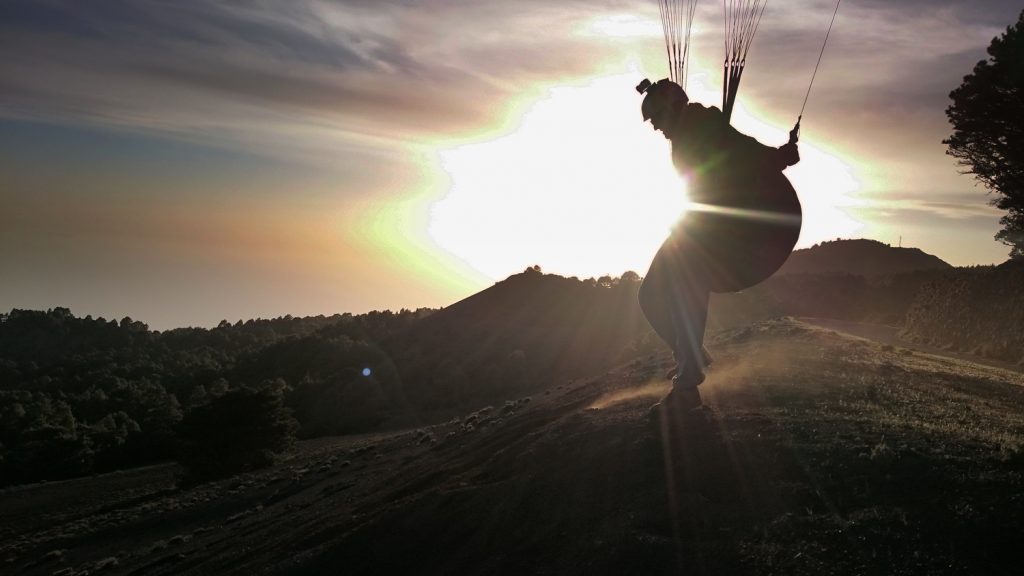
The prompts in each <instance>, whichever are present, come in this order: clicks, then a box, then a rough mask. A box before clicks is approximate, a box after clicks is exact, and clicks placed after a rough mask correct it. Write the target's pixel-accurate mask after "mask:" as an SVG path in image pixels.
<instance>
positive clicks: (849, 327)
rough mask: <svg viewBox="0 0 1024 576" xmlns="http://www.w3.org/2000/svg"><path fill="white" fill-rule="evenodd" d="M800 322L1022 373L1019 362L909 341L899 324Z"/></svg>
mask: <svg viewBox="0 0 1024 576" xmlns="http://www.w3.org/2000/svg"><path fill="white" fill-rule="evenodd" d="M799 320H800V321H801V322H806V323H808V324H812V325H814V326H818V327H820V328H827V329H829V330H834V331H836V332H842V333H844V334H850V335H852V336H857V337H860V338H866V339H868V340H873V341H875V342H878V343H879V344H883V345H884V344H888V345H890V346H898V347H901V348H908V349H911V350H917V351H919V352H924V353H926V354H933V355H935V356H943V357H946V358H953V359H956V360H963V361H965V362H973V363H974V364H981V365H983V366H992V367H994V368H1002V369H1004V370H1013V371H1014V372H1021V373H1024V366H1022V365H1020V364H1013V363H1010V362H1002V361H999V360H993V359H991V358H984V357H982V356H975V355H974V354H964V353H961V352H956V351H953V350H944V349H942V348H936V347H934V346H926V345H923V344H919V343H916V342H910V341H907V340H904V339H903V338H900V335H899V331H900V328H899V326H886V325H884V324H868V323H864V322H850V321H847V320H833V319H831V318H806V317H804V318H800V319H799Z"/></svg>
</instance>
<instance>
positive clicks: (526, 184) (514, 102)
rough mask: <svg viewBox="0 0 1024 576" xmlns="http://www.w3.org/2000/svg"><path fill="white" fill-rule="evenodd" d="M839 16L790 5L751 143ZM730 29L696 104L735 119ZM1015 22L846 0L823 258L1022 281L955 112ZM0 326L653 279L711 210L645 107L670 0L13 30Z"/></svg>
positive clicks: (196, 13) (754, 74)
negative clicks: (629, 276) (897, 257)
mask: <svg viewBox="0 0 1024 576" xmlns="http://www.w3.org/2000/svg"><path fill="white" fill-rule="evenodd" d="M834 8H835V4H834V3H832V2H831V0H827V1H818V0H793V1H788V2H784V3H783V2H769V3H768V4H767V8H766V10H765V13H764V16H763V18H762V20H761V23H760V27H759V29H758V33H757V36H756V37H755V39H754V42H753V44H752V46H751V50H750V54H749V57H748V61H747V68H746V72H745V73H744V76H743V81H742V84H741V88H740V92H739V98H738V103H737V108H736V110H735V111H734V114H733V124H734V125H735V126H736V127H737V128H739V129H740V130H742V131H744V132H746V133H748V134H751V135H752V136H755V137H756V138H758V139H759V140H760V141H761V142H763V143H765V144H770V145H776V146H777V145H780V144H782V143H784V142H785V140H786V134H787V132H788V131H789V129H790V128H791V127H792V125H793V123H794V122H795V120H796V116H797V115H798V114H799V113H800V108H801V104H802V103H803V100H804V97H805V94H806V92H807V89H808V85H809V82H810V79H811V75H812V72H813V70H814V66H815V62H816V61H817V59H818V55H819V50H820V48H821V45H822V41H823V39H824V35H825V31H826V29H827V28H828V24H829V20H830V19H831V17H832V13H833V9H834ZM721 11H722V5H721V4H720V3H717V2H710V1H707V0H705V1H704V2H701V3H699V4H698V10H697V14H696V18H695V22H694V28H693V40H692V47H691V54H692V56H691V58H690V62H689V65H690V70H691V71H690V73H689V74H688V77H687V91H688V92H689V94H690V96H691V99H692V100H695V101H698V102H702V103H704V104H707V105H719V102H720V100H721V88H720V85H721V61H722V43H723V37H722V36H723V34H722V32H723V31H722V25H721V20H722V15H721ZM1019 11H1020V5H1019V1H1018V0H1012V1H1007V0H978V1H975V2H970V3H967V2H962V1H957V0H928V1H924V0H910V1H903V2H890V1H889V0H847V1H846V2H844V3H842V5H841V6H840V8H839V12H838V16H837V17H836V21H835V25H834V28H833V30H832V32H831V35H830V37H829V41H828V46H827V48H826V50H825V52H824V55H823V57H822V61H821V66H820V68H819V70H818V72H817V75H816V76H815V79H814V84H813V89H812V91H811V92H810V96H809V100H808V102H807V106H806V109H805V111H804V117H803V122H802V132H801V155H802V158H803V160H802V161H801V163H800V164H798V165H796V166H793V167H791V168H789V169H788V170H787V171H786V174H787V176H788V177H789V178H790V179H791V181H792V182H793V183H794V186H795V187H796V188H797V190H798V192H799V194H800V198H801V203H802V204H803V207H804V228H803V231H802V235H801V239H800V242H799V244H798V247H808V246H811V245H813V244H815V243H818V242H821V241H825V240H831V239H835V238H862V237H863V238H872V239H876V240H880V241H882V242H886V243H889V244H892V245H902V246H912V247H918V248H921V249H922V250H924V251H926V252H928V253H931V254H934V255H936V256H938V257H940V258H942V259H944V260H946V261H947V262H950V263H952V264H954V265H971V264H990V263H998V262H1001V261H1003V260H1005V258H1006V254H1007V252H1008V250H1007V248H1006V247H1005V246H1003V245H1001V244H998V243H997V242H995V241H994V240H993V239H992V236H993V235H994V234H995V233H996V232H997V231H998V229H999V225H998V219H999V216H1000V212H998V211H997V210H995V209H994V208H992V207H991V206H989V204H988V202H989V200H991V198H992V196H991V195H988V194H987V193H986V190H985V189H984V188H982V187H980V186H979V185H977V184H976V183H975V181H974V179H973V178H972V177H971V176H970V175H964V174H961V173H960V172H961V170H962V169H961V168H959V167H958V166H957V165H956V163H955V161H954V159H952V158H951V157H949V156H947V155H946V154H945V146H944V145H943V144H942V140H943V138H945V137H947V136H948V135H949V134H950V132H951V130H950V127H949V124H948V122H947V120H946V117H945V112H944V111H945V108H946V107H947V106H948V104H949V98H948V94H949V92H950V91H951V90H952V89H954V88H956V86H958V85H959V83H960V81H961V80H962V78H963V76H964V75H966V74H968V73H969V72H970V70H971V68H972V67H973V65H974V64H975V63H976V62H977V61H978V60H981V59H983V58H985V57H986V53H985V48H986V47H987V46H988V44H989V43H990V42H991V40H992V38H993V37H995V36H997V35H999V34H1001V33H1002V32H1003V31H1004V30H1005V28H1006V27H1007V26H1008V25H1010V24H1012V23H1014V22H1015V21H1016V19H1017V16H1018V14H1019ZM0 52H2V54H3V55H4V57H3V58H0V215H2V220H3V225H2V226H0V310H5V311H6V310H10V309H12V308H28V309H46V308H51V307H55V306H66V307H69V308H71V310H72V312H74V313H75V314H76V315H79V316H85V315H87V314H89V315H92V316H94V317H99V316H103V317H105V318H108V319H110V318H118V319H119V318H122V317H124V316H130V317H132V318H133V319H136V320H142V321H144V322H147V323H148V324H149V325H150V326H151V327H153V328H157V329H168V328H173V327H179V326H213V325H216V324H217V323H218V322H219V321H220V320H222V319H226V320H229V321H232V322H234V321H235V320H239V319H248V318H258V317H262V318H271V317H277V316H283V315H286V314H291V315H294V316H305V315H316V314H334V313H340V312H352V313H361V312H365V311H369V310H374V309H377V310H383V309H391V310H398V309H400V308H411V309H412V308H418V307H424V306H427V307H440V306H446V305H449V304H451V303H453V302H456V301H458V300H460V299H462V298H465V297H466V296H469V295H471V294H473V293H475V292H477V291H479V290H481V289H484V288H486V287H488V286H490V285H491V284H493V283H494V282H495V281H499V280H501V279H503V278H505V277H507V276H509V275H511V274H514V273H517V272H520V271H522V270H523V269H524V268H526V267H527V266H531V265H539V266H541V268H542V269H544V271H545V272H553V273H558V274H563V275H566V276H579V277H581V278H585V277H592V276H593V277H596V276H601V275H603V274H612V275H619V274H621V273H622V272H624V271H626V270H634V271H637V272H639V273H640V274H641V275H642V274H644V272H645V271H646V267H647V265H648V263H649V261H650V258H651V256H653V254H654V251H655V250H656V249H657V247H658V245H659V244H660V242H661V241H662V240H663V239H664V237H665V235H666V234H667V232H668V230H669V227H670V226H671V225H672V223H673V222H674V221H675V220H676V219H677V218H678V217H679V214H680V213H681V212H682V211H683V210H684V209H685V185H684V183H683V182H682V181H681V180H680V179H679V176H678V175H677V174H676V173H675V172H674V171H673V169H672V167H671V162H670V159H669V147H668V144H667V143H666V142H665V140H664V139H663V138H662V137H661V135H660V134H657V133H655V132H653V131H652V130H651V128H650V125H649V124H646V125H645V124H644V123H643V122H642V121H641V120H642V119H641V116H640V110H639V106H640V101H641V99H640V96H639V95H638V94H637V93H636V92H635V90H634V86H635V85H636V84H637V83H638V82H639V81H640V80H641V79H642V78H645V77H648V78H651V79H652V80H657V79H658V78H662V77H664V76H667V73H668V67H667V60H666V57H665V48H664V41H663V36H662V27H661V23H660V19H659V13H658V3H657V2H656V1H655V0H635V1H626V0H591V1H589V2H574V1H566V2H547V1H540V0H520V1H512V0H433V1H427V0H423V1H400V0H394V1H388V0H374V1H361V0H352V1H337V2H330V1H325V0H262V1H252V2H244V1H237V2H213V1H210V2H198V1H193V0H179V1H175V2H165V1H155V0H133V1H115V0H109V1H99V2H80V1H77V0H66V1H62V0H37V1H32V2H29V1H22V0H8V1H6V2H3V3H0Z"/></svg>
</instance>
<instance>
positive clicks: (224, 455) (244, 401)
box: [178, 389, 298, 484]
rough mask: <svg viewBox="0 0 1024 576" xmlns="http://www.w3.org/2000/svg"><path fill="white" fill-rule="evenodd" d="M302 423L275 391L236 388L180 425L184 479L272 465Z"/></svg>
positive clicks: (188, 415) (187, 481)
mask: <svg viewBox="0 0 1024 576" xmlns="http://www.w3.org/2000/svg"><path fill="white" fill-rule="evenodd" d="M297 429H298V423H297V422H296V421H295V419H294V418H292V415H291V412H290V411H289V410H288V409H287V408H285V406H284V403H283V402H282V401H281V396H280V395H279V394H276V393H274V392H273V391H271V390H261V391H254V390H249V389H240V390H233V391H231V392H228V393H227V394H225V395H223V396H221V397H219V398H216V399H214V400H213V401H211V402H210V403H209V404H206V405H203V406H199V407H197V408H194V409H192V410H190V411H189V412H188V413H186V414H185V417H184V418H183V419H182V421H181V424H180V426H179V428H178V440H179V442H180V453H179V462H181V464H182V465H183V466H184V467H185V476H184V477H183V482H184V483H185V484H193V483H197V482H201V481H204V480H212V479H216V478H224V477H227V476H231V475H233V474H237V473H239V472H244V471H247V470H252V469H255V468H259V467H263V466H267V465H269V464H271V463H273V462H274V459H275V457H276V456H277V455H279V454H281V453H282V452H284V451H285V450H287V449H288V448H289V447H291V445H292V444H293V443H294V442H295V431H296V430H297Z"/></svg>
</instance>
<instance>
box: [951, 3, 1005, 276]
mask: <svg viewBox="0 0 1024 576" xmlns="http://www.w3.org/2000/svg"><path fill="white" fill-rule="evenodd" d="M988 54H989V59H988V60H982V61H980V62H978V63H977V64H976V65H975V66H974V70H973V72H972V73H971V74H968V75H967V76H965V77H964V80H963V83H962V84H961V85H960V87H959V88H957V89H956V90H954V91H953V92H951V93H950V95H949V96H950V98H952V100H953V104H952V105H951V106H950V107H949V108H948V109H946V115H947V116H948V117H949V121H950V123H951V124H952V125H953V135H952V136H950V137H949V138H948V139H946V140H944V141H943V143H944V144H946V145H947V146H948V147H949V150H948V154H950V155H951V156H953V157H955V158H956V159H957V160H958V161H959V163H960V165H961V166H964V167H966V172H967V173H969V174H974V176H975V177H976V178H977V179H978V180H980V181H981V182H982V184H984V185H985V186H986V187H987V188H988V189H989V190H990V191H991V192H994V193H995V194H996V196H997V197H996V198H995V199H994V200H993V201H992V204H994V205H995V206H997V207H998V208H1000V209H1002V210H1006V215H1005V216H1003V218H1002V219H1001V220H1000V224H1002V226H1003V228H1002V230H1000V231H999V232H998V233H997V234H996V239H997V240H999V241H1001V242H1003V243H1004V244H1007V245H1008V246H1010V247H1011V251H1010V256H1011V258H1018V259H1019V258H1024V113H1022V112H1021V111H1022V110H1024V12H1021V15H1020V18H1019V19H1018V20H1017V23H1016V24H1014V25H1013V26H1010V27H1008V28H1007V29H1006V32H1005V33H1004V34H1003V35H1002V36H999V37H996V38H994V39H992V43H991V44H990V45H989V47H988Z"/></svg>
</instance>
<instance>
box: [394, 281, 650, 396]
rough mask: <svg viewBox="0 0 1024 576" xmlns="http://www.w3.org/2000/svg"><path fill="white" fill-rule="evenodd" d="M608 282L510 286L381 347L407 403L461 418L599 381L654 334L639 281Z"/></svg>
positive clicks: (445, 312) (491, 290) (499, 286)
mask: <svg viewBox="0 0 1024 576" xmlns="http://www.w3.org/2000/svg"><path fill="white" fill-rule="evenodd" d="M602 280H603V281H595V280H579V279H577V278H565V277H562V276H557V275H554V274H543V273H541V272H540V271H539V270H538V269H532V268H531V269H527V270H526V271H525V272H523V273H520V274H515V275H513V276H510V277H509V278H508V279H506V280H503V281H501V282H498V283H496V284H495V285H494V286H491V287H490V288H488V289H486V290H483V291H481V292H479V293H477V294H474V295H472V296H470V297H468V298H466V299H465V300H462V301H460V302H457V303H455V304H453V305H451V306H449V307H447V308H444V309H442V310H440V311H437V312H435V313H434V314H432V315H431V316H429V317H427V318H424V319H423V320H422V321H420V322H418V323H416V324H415V325H413V326H411V327H410V329H409V330H408V331H406V332H404V333H402V334H399V335H397V336H396V337H394V338H391V339H389V340H387V341H385V342H384V343H383V347H384V348H385V349H386V350H388V351H389V352H390V353H391V354H392V357H393V358H394V361H395V364H396V365H397V366H398V368H399V372H400V374H401V377H402V383H403V389H404V391H405V394H406V399H407V400H409V401H411V402H412V403H413V404H414V405H416V406H419V407H421V408H423V409H426V410H428V411H432V410H440V411H445V410H450V409H456V408H457V409H462V408H465V407H467V406H472V405H474V403H480V402H493V401H495V400H499V399H507V398H512V397H515V396H516V395H521V394H525V393H530V392H532V391H535V390H537V389H538V388H540V387H541V386H543V385H546V384H547V383H550V382H552V381H557V380H559V379H561V380H566V379H571V378H576V377H581V376H589V375H593V374H594V373H600V372H602V371H603V370H605V369H606V368H607V367H608V366H610V365H611V364H612V363H614V362H615V361H616V360H618V359H620V358H622V357H623V355H624V353H626V352H627V349H630V350H631V352H632V353H633V354H635V353H636V352H637V350H636V349H631V348H630V347H631V345H633V344H635V343H636V341H637V339H638V337H640V336H642V335H643V334H645V333H647V332H649V331H650V328H649V326H648V325H647V322H646V320H644V318H643V315H642V314H641V312H640V307H639V305H638V304H637V291H638V289H639V286H640V277H639V276H637V275H636V274H635V273H629V272H627V273H626V274H624V275H623V277H622V278H616V279H611V278H608V277H605V278H603V279H602Z"/></svg>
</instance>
